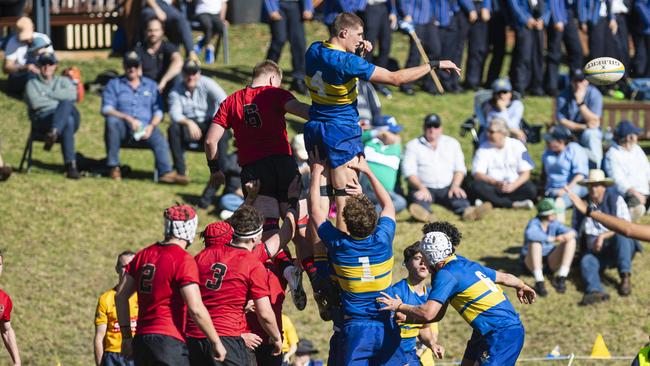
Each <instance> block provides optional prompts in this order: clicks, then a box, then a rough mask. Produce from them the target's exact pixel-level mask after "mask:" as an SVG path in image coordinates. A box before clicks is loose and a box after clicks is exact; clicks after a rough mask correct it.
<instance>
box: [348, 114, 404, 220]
mask: <svg viewBox="0 0 650 366" xmlns="http://www.w3.org/2000/svg"><path fill="white" fill-rule="evenodd" d="M383 122H384V123H385V124H384V126H380V127H375V128H370V127H371V126H369V125H368V124H364V125H363V126H362V128H363V129H364V132H363V133H362V135H361V141H362V142H363V144H364V154H365V155H366V161H367V162H368V166H370V170H372V172H373V173H374V174H375V176H376V177H377V179H379V181H380V182H381V184H382V185H383V186H384V188H385V189H386V191H387V192H388V194H389V195H390V198H391V199H392V200H393V205H394V206H395V212H400V211H402V210H404V209H405V208H406V199H405V198H404V197H402V196H401V195H399V194H398V193H396V192H395V188H396V186H397V183H398V171H399V165H400V161H401V157H402V144H401V142H402V139H401V137H400V136H399V133H400V132H401V131H402V130H403V129H404V126H402V125H399V124H397V121H396V120H395V118H394V117H392V116H384V119H383ZM359 179H360V182H361V186H362V187H363V191H364V192H366V195H367V196H368V198H369V199H370V201H372V202H373V203H374V204H375V209H376V210H377V212H380V211H381V206H380V205H379V200H378V199H377V197H376V196H375V195H374V192H373V191H372V187H371V185H370V181H369V180H368V177H366V176H365V175H362V176H361V177H360V178H359Z"/></svg>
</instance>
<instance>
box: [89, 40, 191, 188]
mask: <svg viewBox="0 0 650 366" xmlns="http://www.w3.org/2000/svg"><path fill="white" fill-rule="evenodd" d="M123 66H124V76H121V77H119V78H115V79H112V80H111V81H109V82H108V84H107V85H106V88H105V89H104V93H103V95H102V114H103V115H104V117H105V118H106V130H105V134H104V141H105V143H106V152H107V155H108V157H107V159H106V165H107V166H108V168H109V175H110V177H111V178H112V179H114V180H121V179H122V173H121V171H120V160H119V153H120V146H121V144H122V143H123V142H128V141H134V140H135V141H139V140H144V141H145V142H146V143H147V145H149V147H150V148H151V149H152V150H153V153H154V157H155V161H156V170H157V173H158V176H159V181H160V182H163V183H178V184H187V183H188V181H187V177H183V176H178V175H177V174H176V172H174V171H173V170H172V166H171V164H170V163H169V145H167V141H166V140H165V137H164V135H163V134H162V132H160V129H159V128H158V125H159V124H160V123H161V122H162V119H163V111H162V102H161V98H160V94H159V93H158V88H157V85H156V82H155V81H153V80H151V79H149V78H148V77H146V76H145V77H143V76H140V75H141V73H142V67H141V63H140V57H139V56H138V54H137V53H136V52H129V53H127V54H126V55H124V60H123Z"/></svg>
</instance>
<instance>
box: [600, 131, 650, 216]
mask: <svg viewBox="0 0 650 366" xmlns="http://www.w3.org/2000/svg"><path fill="white" fill-rule="evenodd" d="M642 131H643V130H642V129H640V128H638V127H636V126H634V125H633V124H632V122H630V121H627V120H626V121H621V122H619V124H618V125H617V126H616V129H615V130H614V136H615V137H616V144H615V145H613V146H612V147H610V148H609V150H607V154H605V162H604V164H603V165H604V166H605V171H606V173H607V175H608V176H609V177H611V178H613V179H614V183H615V184H616V188H617V189H618V193H619V194H620V195H621V196H623V198H624V199H625V202H626V203H627V206H628V208H629V209H630V215H631V216H632V221H634V222H638V221H639V220H640V219H641V217H643V215H644V214H645V213H646V208H647V205H648V196H649V195H650V163H649V162H648V158H647V157H646V155H645V152H643V149H642V148H641V146H639V144H638V139H639V134H640V133H641V132H642Z"/></svg>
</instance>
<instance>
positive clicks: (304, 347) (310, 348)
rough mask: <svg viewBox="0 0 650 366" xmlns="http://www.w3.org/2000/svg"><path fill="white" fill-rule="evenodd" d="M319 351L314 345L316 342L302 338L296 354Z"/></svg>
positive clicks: (301, 354)
mask: <svg viewBox="0 0 650 366" xmlns="http://www.w3.org/2000/svg"><path fill="white" fill-rule="evenodd" d="M316 353H318V349H316V348H315V347H314V344H313V343H312V342H311V341H310V340H309V339H301V340H300V341H298V349H296V355H298V356H303V355H313V354H316Z"/></svg>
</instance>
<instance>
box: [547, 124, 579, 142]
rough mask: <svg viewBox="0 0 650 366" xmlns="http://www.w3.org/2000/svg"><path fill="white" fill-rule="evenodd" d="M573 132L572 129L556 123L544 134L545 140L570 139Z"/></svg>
mask: <svg viewBox="0 0 650 366" xmlns="http://www.w3.org/2000/svg"><path fill="white" fill-rule="evenodd" d="M571 136H573V134H572V133H571V130H569V129H568V128H567V127H565V126H562V125H554V126H553V127H551V128H550V129H549V130H548V133H547V134H545V135H544V140H546V141H551V140H563V141H568V140H569V139H570V138H571Z"/></svg>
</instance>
